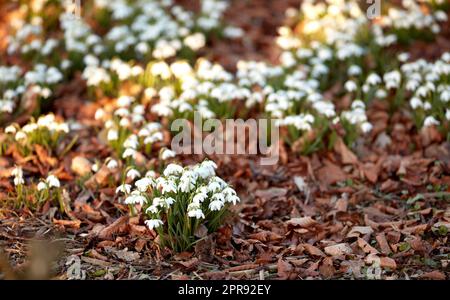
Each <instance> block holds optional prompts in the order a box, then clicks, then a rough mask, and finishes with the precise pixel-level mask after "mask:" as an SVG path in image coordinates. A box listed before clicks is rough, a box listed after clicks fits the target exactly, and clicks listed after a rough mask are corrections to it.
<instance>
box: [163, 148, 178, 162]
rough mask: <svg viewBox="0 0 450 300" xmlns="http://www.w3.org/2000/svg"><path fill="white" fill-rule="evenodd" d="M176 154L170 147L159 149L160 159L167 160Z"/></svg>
mask: <svg viewBox="0 0 450 300" xmlns="http://www.w3.org/2000/svg"><path fill="white" fill-rule="evenodd" d="M175 156H176V153H175V152H174V151H172V150H170V149H167V148H164V149H163V150H162V151H161V159H162V160H168V159H170V158H174V157H175Z"/></svg>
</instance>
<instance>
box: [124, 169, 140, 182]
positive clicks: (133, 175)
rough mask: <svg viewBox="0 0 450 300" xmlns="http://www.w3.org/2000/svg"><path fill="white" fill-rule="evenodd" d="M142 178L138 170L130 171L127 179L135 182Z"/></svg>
mask: <svg viewBox="0 0 450 300" xmlns="http://www.w3.org/2000/svg"><path fill="white" fill-rule="evenodd" d="M140 176H141V173H139V171H138V170H136V169H130V170H128V172H127V178H130V179H131V180H134V179H136V178H138V177H140Z"/></svg>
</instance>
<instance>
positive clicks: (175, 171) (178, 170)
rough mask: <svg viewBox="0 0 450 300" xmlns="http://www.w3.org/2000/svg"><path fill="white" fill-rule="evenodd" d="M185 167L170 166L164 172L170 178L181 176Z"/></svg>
mask: <svg viewBox="0 0 450 300" xmlns="http://www.w3.org/2000/svg"><path fill="white" fill-rule="evenodd" d="M183 170H184V169H183V167H182V166H180V165H177V164H173V163H172V164H169V165H168V166H167V167H166V169H165V170H164V172H163V174H164V176H166V177H169V176H170V175H179V174H182V173H183Z"/></svg>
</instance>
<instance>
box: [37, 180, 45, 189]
mask: <svg viewBox="0 0 450 300" xmlns="http://www.w3.org/2000/svg"><path fill="white" fill-rule="evenodd" d="M46 189H47V183H45V182H44V181H40V182H39V183H38V185H37V190H38V191H43V190H46Z"/></svg>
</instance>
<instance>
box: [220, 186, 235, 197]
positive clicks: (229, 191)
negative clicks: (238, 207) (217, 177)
mask: <svg viewBox="0 0 450 300" xmlns="http://www.w3.org/2000/svg"><path fill="white" fill-rule="evenodd" d="M222 194H224V195H225V196H226V197H228V196H234V195H236V191H235V190H233V189H232V188H231V187H226V188H225V189H224V190H223V191H222Z"/></svg>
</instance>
